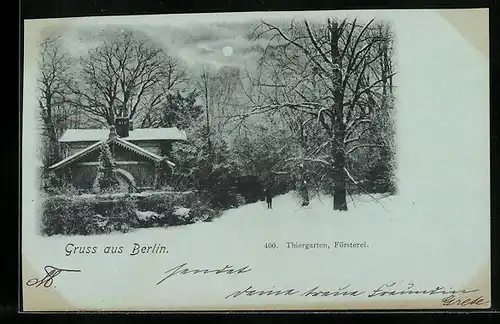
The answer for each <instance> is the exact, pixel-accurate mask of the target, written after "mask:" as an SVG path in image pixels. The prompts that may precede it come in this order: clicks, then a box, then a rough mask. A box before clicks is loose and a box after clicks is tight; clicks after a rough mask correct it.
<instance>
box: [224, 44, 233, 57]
mask: <svg viewBox="0 0 500 324" xmlns="http://www.w3.org/2000/svg"><path fill="white" fill-rule="evenodd" d="M222 54H224V56H231V55H232V54H233V48H232V47H231V46H224V48H223V49H222Z"/></svg>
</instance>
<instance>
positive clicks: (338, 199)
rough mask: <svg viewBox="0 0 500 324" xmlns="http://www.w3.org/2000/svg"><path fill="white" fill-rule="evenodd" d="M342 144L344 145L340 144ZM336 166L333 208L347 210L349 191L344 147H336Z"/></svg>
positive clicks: (334, 171)
mask: <svg viewBox="0 0 500 324" xmlns="http://www.w3.org/2000/svg"><path fill="white" fill-rule="evenodd" d="M340 146H342V145H340ZM334 154H335V156H334V166H333V175H334V177H333V180H334V182H335V183H334V186H333V209H334V210H342V211H345V210H347V200H346V196H347V192H346V173H345V170H344V168H345V160H346V158H345V150H343V149H342V147H339V145H337V147H336V148H335V152H334Z"/></svg>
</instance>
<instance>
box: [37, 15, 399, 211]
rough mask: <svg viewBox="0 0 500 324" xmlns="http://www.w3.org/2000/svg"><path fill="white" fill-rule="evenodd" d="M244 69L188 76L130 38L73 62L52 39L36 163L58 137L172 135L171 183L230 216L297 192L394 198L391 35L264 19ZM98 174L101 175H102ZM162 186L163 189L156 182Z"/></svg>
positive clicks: (44, 69)
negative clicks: (68, 133) (104, 132)
mask: <svg viewBox="0 0 500 324" xmlns="http://www.w3.org/2000/svg"><path fill="white" fill-rule="evenodd" d="M246 36H247V37H248V39H249V40H252V41H255V43H254V45H253V46H252V47H251V48H249V51H251V53H252V54H253V55H254V57H255V59H256V62H257V64H256V66H255V67H254V68H253V69H250V70H246V69H245V70H244V69H238V68H233V67H223V68H220V69H216V68H214V67H210V66H208V65H206V66H202V67H201V69H200V70H198V71H193V70H188V69H187V68H186V67H184V66H183V65H182V64H181V62H180V61H178V60H176V59H175V58H174V57H172V56H171V55H169V54H168V53H167V51H166V50H165V49H164V48H163V47H162V46H160V45H158V44H156V43H154V42H153V41H151V40H150V39H147V38H146V37H144V36H141V35H139V34H136V33H135V32H133V31H119V32H116V33H114V32H112V33H109V34H108V35H107V36H106V37H104V38H103V39H102V41H101V42H99V43H98V44H97V45H95V46H94V47H92V48H90V49H89V50H88V53H85V54H84V55H82V56H81V57H79V58H75V57H71V56H70V55H69V54H68V53H67V52H65V51H64V50H63V46H61V43H60V39H58V38H56V37H49V38H47V39H45V40H44V41H43V42H42V43H41V44H40V50H41V55H40V60H39V72H40V73H39V77H38V86H39V88H38V90H39V91H38V103H39V107H40V120H41V124H42V126H43V127H42V128H43V134H44V135H45V136H44V140H43V143H42V144H43V145H42V151H43V154H42V156H43V163H44V165H45V166H48V165H50V164H52V163H54V162H56V161H58V160H59V159H60V157H59V156H58V153H57V152H58V147H57V145H58V143H57V139H58V137H59V136H60V135H61V134H62V132H63V131H64V130H65V129H66V128H70V127H71V128H86V127H91V126H89V125H92V127H96V126H97V125H101V126H102V127H105V126H107V125H110V124H111V123H112V122H113V120H114V118H115V117H116V116H123V115H129V116H130V117H131V118H132V119H133V121H134V125H137V126H136V127H143V128H151V127H153V128H155V127H174V126H175V127H178V128H180V129H183V130H185V131H186V133H187V135H188V141H187V142H185V143H175V144H174V146H173V149H172V151H171V152H170V154H171V156H169V159H171V160H172V161H173V162H175V163H176V167H175V172H174V174H173V178H172V179H171V180H169V181H168V183H169V184H170V185H171V186H173V187H174V188H175V189H178V190H186V189H193V188H194V189H197V190H198V191H199V192H200V193H202V194H203V195H205V196H206V197H207V198H208V199H210V200H211V202H212V204H213V205H214V206H218V207H220V208H227V207H229V206H236V205H239V204H241V203H243V202H245V201H246V202H253V201H256V200H258V199H261V198H262V194H263V189H264V188H270V189H271V191H272V192H274V193H275V194H281V193H285V192H287V191H290V190H297V192H298V193H299V194H300V197H301V204H302V205H304V206H305V205H307V204H308V203H309V200H310V198H311V196H313V195H315V194H317V193H320V192H321V193H327V194H330V195H332V196H333V198H334V199H333V200H334V203H333V209H335V210H347V205H348V199H347V198H348V196H349V195H350V194H353V193H365V194H371V193H375V192H384V193H395V190H396V188H395V183H394V170H395V143H394V135H395V134H394V132H395V129H394V116H393V110H394V102H393V88H394V85H393V76H394V74H395V70H394V66H393V62H392V55H393V35H392V33H391V29H390V28H389V26H388V25H387V24H385V23H383V22H376V21H374V20H372V21H369V22H366V23H363V24H362V23H360V22H358V21H357V20H352V21H351V20H335V19H329V20H326V21H325V22H324V23H314V24H313V23H310V22H308V21H300V22H299V21H292V22H290V23H288V24H283V25H275V24H271V23H270V22H265V21H262V22H261V23H259V24H256V25H254V26H253V27H252V29H251V30H249V33H248V35H246ZM103 172H104V171H103ZM162 183H163V182H162Z"/></svg>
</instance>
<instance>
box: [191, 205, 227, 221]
mask: <svg viewBox="0 0 500 324" xmlns="http://www.w3.org/2000/svg"><path fill="white" fill-rule="evenodd" d="M218 215H219V211H217V210H216V209H213V208H211V207H210V206H209V204H208V203H207V202H205V201H203V200H197V201H196V202H194V203H193V205H192V206H191V209H190V210H189V217H188V218H187V222H188V223H196V222H209V221H212V219H214V218H215V217H216V216H218Z"/></svg>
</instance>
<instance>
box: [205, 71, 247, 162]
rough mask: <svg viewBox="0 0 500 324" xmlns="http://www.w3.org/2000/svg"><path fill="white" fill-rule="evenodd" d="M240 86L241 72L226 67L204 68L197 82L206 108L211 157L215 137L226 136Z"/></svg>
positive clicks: (207, 134)
mask: <svg viewBox="0 0 500 324" xmlns="http://www.w3.org/2000/svg"><path fill="white" fill-rule="evenodd" d="M238 84H239V70H236V69H231V68H228V67H224V68H222V69H220V70H211V69H209V68H208V67H207V66H204V67H203V68H202V71H201V73H200V76H199V78H198V80H197V81H196V87H197V91H198V92H199V93H200V96H201V99H202V101H203V105H204V107H205V118H204V119H205V127H206V141H207V147H208V154H209V157H211V156H212V155H213V153H214V152H213V136H220V135H223V134H224V127H225V126H226V124H227V123H228V118H227V116H228V112H229V111H231V110H232V109H233V108H234V106H235V105H236V98H235V94H236V89H237V86H238Z"/></svg>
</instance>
